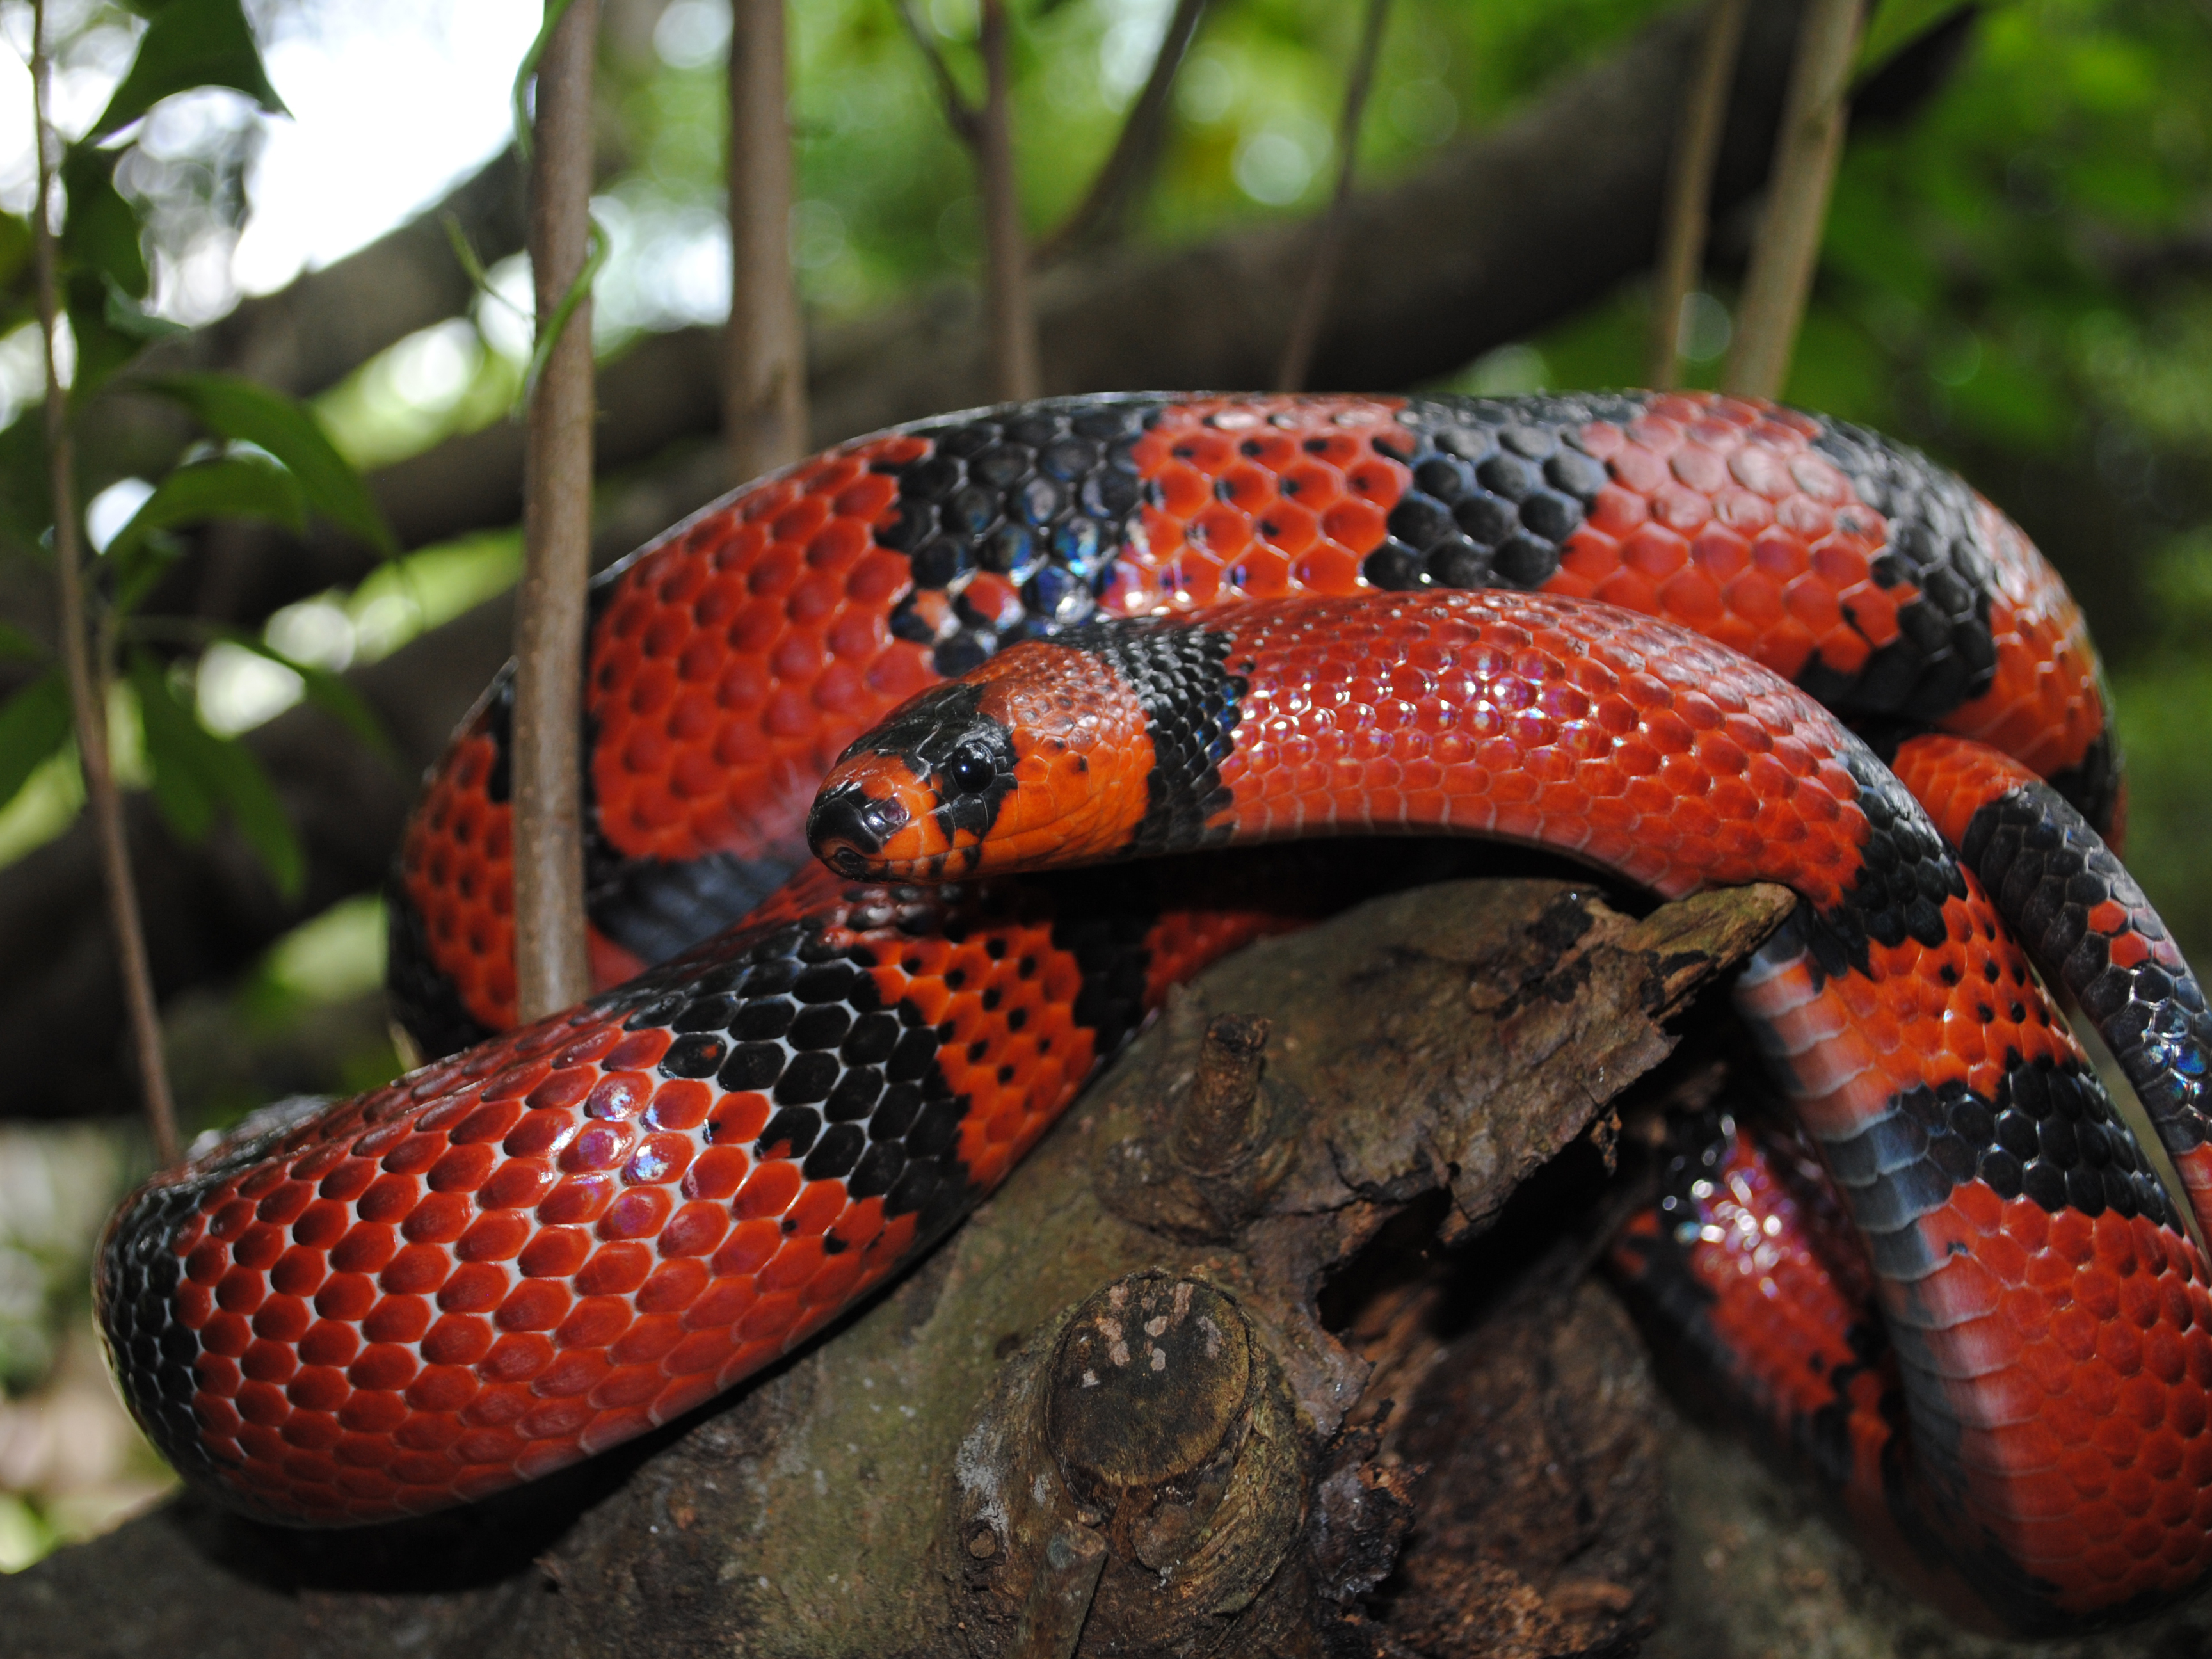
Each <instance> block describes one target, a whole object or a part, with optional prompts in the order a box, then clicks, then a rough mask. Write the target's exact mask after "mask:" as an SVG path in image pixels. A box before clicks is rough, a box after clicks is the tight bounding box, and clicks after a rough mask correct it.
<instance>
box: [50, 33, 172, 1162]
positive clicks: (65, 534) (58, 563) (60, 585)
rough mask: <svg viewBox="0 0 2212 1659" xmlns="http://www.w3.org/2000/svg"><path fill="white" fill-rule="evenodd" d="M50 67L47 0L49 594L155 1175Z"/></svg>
mask: <svg viewBox="0 0 2212 1659" xmlns="http://www.w3.org/2000/svg"><path fill="white" fill-rule="evenodd" d="M52 67H53V60H52V58H51V57H50V56H49V53H48V42H47V39H46V4H45V0H31V136H32V140H33V144H34V146H35V148H36V149H37V152H38V163H37V165H38V175H39V193H38V201H37V204H36V205H35V206H34V207H33V210H32V215H31V247H32V262H33V264H34V265H35V267H36V286H37V289H38V307H39V339H40V345H41V347H42V348H43V349H44V351H45V356H46V466H47V493H48V495H49V496H50V497H51V499H52V507H53V515H54V549H53V551H54V591H55V595H56V598H57V599H58V608H59V611H60V613H61V614H60V617H59V619H58V620H59V627H60V632H61V648H62V662H63V664H64V667H65V669H66V671H67V676H68V684H69V701H70V719H71V722H72V723H73V724H74V725H75V726H76V752H77V763H78V767H79V769H80V770H81V771H82V773H83V775H84V794H85V805H86V809H87V811H88V812H89V813H90V815H91V817H92V827H93V834H94V837H95V838H96V839H97V841H98V842H99V844H100V885H101V886H102V887H103V888H104V889H105V890H106V897H107V921H108V926H109V927H110V928H111V929H112V930H113V933H114V948H115V958H116V961H117V962H118V963H119V964H120V966H121V969H122V978H123V1003H124V1007H125V1011H126V1012H128V1014H129V1016H130V1030H131V1049H132V1052H133V1053H134V1054H136V1056H137V1063H138V1094H139V1099H140V1102H141V1103H142V1104H143V1106H144V1108H145V1112H146V1124H147V1127H148V1129H149V1131H150V1132H151V1134H152V1137H153V1141H154V1156H155V1161H156V1162H157V1163H159V1164H161V1167H163V1168H165V1169H166V1168H167V1166H168V1165H170V1164H174V1163H175V1162H176V1161H177V1151H178V1148H177V1111H176V1107H175V1105H174V1104H173V1102H172V1101H171V1099H170V1097H169V1068H168V1062H167V1058H166V1057H165V1056H164V1054H162V1051H161V1017H160V1015H159V1014H158V1013H156V1012H155V1005H154V982H153V975H152V974H151V972H150V971H149V969H148V967H147V963H146V933H145V929H144V927H143V925H142V924H141V922H140V921H139V916H138V893H137V888H136V886H134V885H133V884H132V882H131V844H130V842H128V841H127V840H126V839H125V835H124V828H123V805H122V798H121V796H120V794H119V793H118V792H117V790H116V787H115V769H114V767H113V766H112V765H111V764H110V763H109V757H108V752H107V673H106V668H107V665H106V660H105V656H106V653H102V659H101V660H99V661H95V660H94V657H93V652H92V640H91V637H90V635H89V634H88V631H87V630H88V624H87V619H86V616H85V608H84V545H83V540H82V536H81V534H80V532H79V529H78V525H77V507H76V501H77V497H76V453H75V450H74V447H73V444H72V439H71V434H70V398H69V392H68V391H67V390H66V389H65V388H64V386H63V385H62V374H61V362H60V356H59V353H58V344H59V338H60V332H61V304H60V294H59V284H58V280H57V276H56V272H55V247H54V228H53V210H54V173H55V167H56V160H55V154H54V152H55V149H56V148H57V147H58V143H59V138H58V134H57V133H56V132H55V131H54V130H53V126H52V123H51V122H50V121H48V119H47V118H46V110H47V107H48V101H49V96H50V92H51V86H50V76H51V73H52Z"/></svg>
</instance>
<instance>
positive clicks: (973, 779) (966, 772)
mask: <svg viewBox="0 0 2212 1659" xmlns="http://www.w3.org/2000/svg"><path fill="white" fill-rule="evenodd" d="M945 775H946V776H948V777H950V778H951V780H952V787H954V788H955V789H957V790H958V791H959V792H960V793H962V794H963V795H980V794H981V793H983V792H984V791H985V790H986V789H988V788H989V787H991V780H992V779H993V778H994V777H995V776H996V775H998V768H997V767H995V766H994V765H992V764H991V757H989V756H988V755H987V754H985V753H984V752H983V751H982V750H980V749H958V750H954V751H953V755H952V758H951V760H950V761H949V762H947V763H945Z"/></svg>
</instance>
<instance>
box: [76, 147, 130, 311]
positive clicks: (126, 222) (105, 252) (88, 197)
mask: <svg viewBox="0 0 2212 1659" xmlns="http://www.w3.org/2000/svg"><path fill="white" fill-rule="evenodd" d="M121 159H122V152H121V151H119V150H101V149H92V148H91V147H90V146H88V145H85V144H73V145H71V146H70V151H69V153H68V154H67V155H64V157H63V158H62V187H63V188H64V190H65V191H68V192H69V217H68V218H67V219H66V220H64V222H63V224H62V234H61V255H62V258H63V259H64V261H65V262H66V263H67V264H68V265H69V267H70V269H71V270H72V271H94V272H97V273H98V274H99V275H100V276H105V277H106V278H107V279H108V280H109V281H110V282H112V283H114V284H115V286H116V287H117V288H119V289H122V290H123V291H124V292H125V294H128V295H131V297H132V298H133V299H142V300H143V298H145V297H146V290H147V289H148V287H149V285H150V283H151V278H150V277H149V275H148V273H147V270H146V250H145V247H144V246H143V243H141V241H140V240H139V234H138V231H139V228H138V216H137V213H136V212H134V211H133V210H132V209H131V204H130V203H128V202H126V201H125V200H124V199H123V193H122V192H121V191H118V190H117V189H116V188H115V164H116V162H117V161H120V160H121Z"/></svg>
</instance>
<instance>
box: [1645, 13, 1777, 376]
mask: <svg viewBox="0 0 2212 1659" xmlns="http://www.w3.org/2000/svg"><path fill="white" fill-rule="evenodd" d="M1750 5H1751V0H1710V3H1709V4H1708V6H1707V8H1706V12H1705V45H1704V47H1703V49H1702V50H1701V51H1700V52H1699V53H1698V71H1697V75H1696V76H1695V77H1694V78H1693V79H1692V81H1691V82H1690V83H1689V86H1688V88H1687V90H1686V94H1685V95H1684V97H1683V100H1682V119H1681V125H1680V126H1678V127H1677V128H1676V129H1675V130H1674V150H1673V152H1672V157H1671V160H1670V161H1669V164H1668V174H1667V219H1666V225H1667V229H1666V234H1665V237H1664V239H1663V240H1662V243H1661V245H1660V251H1659V262H1658V264H1657V265H1656V268H1655V269H1654V270H1653V273H1652V283H1651V318H1650V326H1651V336H1650V349H1649V351H1648V354H1647V356H1646V358H1645V362H1646V363H1647V365H1648V367H1647V368H1646V369H1645V371H1644V378H1645V382H1646V384H1648V385H1650V386H1653V387H1655V388H1657V389H1660V390H1664V389H1666V388H1668V387H1669V386H1679V385H1680V383H1681V368H1682V352H1681V338H1680V337H1681V328H1682V302H1683V301H1685V300H1686V299H1688V298H1689V297H1690V290H1691V289H1692V287H1693V286H1695V284H1696V283H1697V280H1698V273H1699V270H1702V269H1703V268H1704V265H1705V233H1706V229H1707V228H1708V227H1709V226H1710V224H1711V200H1712V191H1713V161H1714V159H1715V158H1716V157H1717V155H1719V154H1720V148H1721V123H1722V121H1723V118H1725V117H1726V116H1727V114H1728V101H1729V86H1730V84H1731V83H1732V82H1733V81H1734V79H1735V60H1736V53H1737V52H1738V51H1739V50H1741V46H1742V45H1743V20H1744V15H1745V14H1746V12H1747V11H1748V10H1749V9H1750Z"/></svg>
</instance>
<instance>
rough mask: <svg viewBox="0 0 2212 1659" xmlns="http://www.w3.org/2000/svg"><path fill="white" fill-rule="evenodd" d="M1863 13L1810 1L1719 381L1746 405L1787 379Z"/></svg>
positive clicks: (1841, 3)
mask: <svg viewBox="0 0 2212 1659" xmlns="http://www.w3.org/2000/svg"><path fill="white" fill-rule="evenodd" d="M1863 9H1864V8H1863V4H1862V0H1808V4H1807V5H1806V8H1805V15H1804V20H1803V21H1802V24H1801V25H1800V33H1799V36H1798V41H1797V55H1796V63H1795V64H1793V66H1792V67H1791V70H1790V101H1789V103H1788V104H1787V105H1786V106H1784V110H1783V114H1782V130H1781V131H1780V132H1779V133H1778V135H1777V136H1776V138H1775V143H1774V167H1773V171H1772V173H1771V181H1770V183H1769V184H1768V186H1767V191H1766V209H1765V212H1764V213H1763V214H1762V215H1761V216H1760V218H1759V240H1758V241H1757V243H1756V244H1755V245H1754V246H1753V249H1752V257H1751V270H1749V272H1747V274H1746V276H1745V277H1744V284H1743V301H1742V303H1741V306H1739V307H1737V313H1736V329H1735V346H1734V348H1733V349H1731V350H1730V351H1729V360H1728V368H1727V369H1726V371H1725V372H1724V373H1723V375H1722V376H1721V385H1722V387H1723V390H1725V391H1728V392H1733V393H1735V395H1736V396H1738V397H1741V398H1778V397H1780V396H1781V395H1782V384H1783V382H1784V380H1786V379H1787V378H1788V377H1789V374H1790V354H1791V353H1792V352H1793V351H1795V350H1796V345H1797V325H1798V324H1799V323H1800V322H1802V320H1803V319H1804V315H1805V301H1806V299H1807V298H1808V296H1809V295H1811V293H1812V291H1813V274H1814V270H1816V269H1817V268H1818V266H1819V264H1820V233H1821V229H1822V228H1823V227H1824V226H1825V225H1826V223H1827V219H1828V195H1829V192H1830V191H1832V189H1834V187H1835V182H1836V163H1837V162H1838V161H1839V160H1841V159H1842V156H1843V153H1844V121H1845V118H1844V94H1845V93H1846V92H1847V90H1848V89H1849V87H1850V73H1851V56H1852V52H1853V49H1854V47H1855V46H1857V41H1858V36H1859V22H1860V18H1861V15H1862V13H1863Z"/></svg>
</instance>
